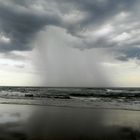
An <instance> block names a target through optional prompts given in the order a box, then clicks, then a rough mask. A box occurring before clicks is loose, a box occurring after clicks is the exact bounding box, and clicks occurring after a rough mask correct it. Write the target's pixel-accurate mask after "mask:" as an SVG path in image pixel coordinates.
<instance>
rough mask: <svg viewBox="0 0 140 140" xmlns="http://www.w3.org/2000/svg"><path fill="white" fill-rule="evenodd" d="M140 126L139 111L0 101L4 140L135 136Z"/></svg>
mask: <svg viewBox="0 0 140 140" xmlns="http://www.w3.org/2000/svg"><path fill="white" fill-rule="evenodd" d="M139 126H140V112H139V111H132V110H119V109H118V110H114V109H91V108H77V107H75V108H74V107H73V108H71V107H57V106H34V105H14V104H0V139H2V140H3V139H4V140H5V139H7V140H14V139H15V140H20V139H21V140H24V139H25V140H26V139H36V140H37V139H42V140H44V139H45V140H46V139H80V138H81V137H82V138H83V139H90V138H93V137H94V138H95V137H98V138H99V139H103V138H102V137H106V136H107V137H108V138H109V139H110V137H111V139H112V138H113V139H115V138H117V137H118V135H119V136H120V137H119V138H118V139H124V138H125V137H126V138H127V139H128V138H129V139H132V138H131V134H132V133H133V135H135V137H138V136H139ZM100 137H101V138H100Z"/></svg>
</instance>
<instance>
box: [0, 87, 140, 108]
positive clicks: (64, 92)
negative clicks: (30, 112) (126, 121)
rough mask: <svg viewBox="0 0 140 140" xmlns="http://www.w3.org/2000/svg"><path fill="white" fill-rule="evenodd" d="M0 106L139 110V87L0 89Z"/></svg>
mask: <svg viewBox="0 0 140 140" xmlns="http://www.w3.org/2000/svg"><path fill="white" fill-rule="evenodd" d="M0 103H1V104H28V105H30V104H31V105H50V106H69V107H89V108H95V107H98V108H116V109H121V108H122V109H134V110H139V109H140V88H84V87H82V88H81V87H0Z"/></svg>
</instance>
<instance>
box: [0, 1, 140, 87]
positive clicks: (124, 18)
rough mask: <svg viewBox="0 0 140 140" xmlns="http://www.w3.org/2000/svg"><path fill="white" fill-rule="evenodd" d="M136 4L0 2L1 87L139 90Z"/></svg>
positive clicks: (139, 41) (139, 27)
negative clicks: (119, 88) (124, 88)
mask: <svg viewBox="0 0 140 140" xmlns="http://www.w3.org/2000/svg"><path fill="white" fill-rule="evenodd" d="M139 9H140V1H139V0H22V1H19V0H0V85H1V86H57V87H59V86H61V87H65V86H66V87H73V86H74V87H77V86H78V87H97V86H98V87H106V86H107V87H111V86H112V87H139V86H140V10H139Z"/></svg>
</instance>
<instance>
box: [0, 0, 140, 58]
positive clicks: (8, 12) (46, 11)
mask: <svg viewBox="0 0 140 140" xmlns="http://www.w3.org/2000/svg"><path fill="white" fill-rule="evenodd" d="M138 5H139V1H138V0H133V1H132V0H123V1H122V0H119V1H116V0H95V1H92V0H87V1H84V0H77V1H74V0H47V1H45V0H40V1H36V0H35V1H33V0H28V1H27V0H23V1H17V0H11V1H10V0H5V1H2V0H1V1H0V35H1V39H0V51H1V52H7V51H13V50H21V51H22V50H31V49H32V48H33V46H32V44H31V43H32V41H33V40H34V38H35V36H36V35H37V34H38V33H39V32H40V31H41V30H46V28H45V27H46V26H58V27H61V28H64V29H65V30H66V32H67V33H70V34H71V35H72V36H75V37H76V38H77V39H79V40H80V41H81V43H80V44H79V45H75V44H74V45H73V47H75V48H79V49H90V48H109V47H115V48H116V47H118V49H119V48H120V47H122V48H124V49H125V48H126V47H127V46H130V47H129V48H131V47H133V46H139V35H140V31H139V20H138V18H139V10H138V8H139V7H138ZM4 38H5V39H4ZM125 46H126V47H125ZM122 48H121V49H122ZM134 49H135V48H134ZM124 53H127V51H124ZM128 56H129V55H128Z"/></svg>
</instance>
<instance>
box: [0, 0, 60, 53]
mask: <svg viewBox="0 0 140 140" xmlns="http://www.w3.org/2000/svg"><path fill="white" fill-rule="evenodd" d="M57 22H59V19H58V18H57V16H55V15H54V16H53V15H49V14H43V13H42V14H41V13H38V12H36V11H33V10H30V9H27V8H25V7H19V6H18V5H12V4H10V3H9V4H5V3H2V2H1V1H0V32H1V33H2V34H3V35H4V36H6V37H8V38H9V39H10V42H8V43H7V42H6V43H5V42H3V43H0V51H1V52H3V51H4V52H5V51H12V50H28V49H31V47H30V44H29V43H30V42H31V41H32V39H33V37H34V36H35V35H36V33H37V32H39V31H40V30H41V29H42V28H43V27H44V26H45V25H49V24H52V25H53V24H54V25H55V24H58V23H57Z"/></svg>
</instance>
